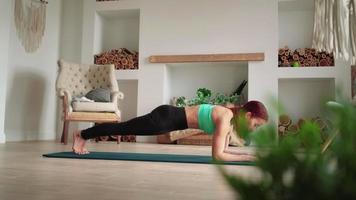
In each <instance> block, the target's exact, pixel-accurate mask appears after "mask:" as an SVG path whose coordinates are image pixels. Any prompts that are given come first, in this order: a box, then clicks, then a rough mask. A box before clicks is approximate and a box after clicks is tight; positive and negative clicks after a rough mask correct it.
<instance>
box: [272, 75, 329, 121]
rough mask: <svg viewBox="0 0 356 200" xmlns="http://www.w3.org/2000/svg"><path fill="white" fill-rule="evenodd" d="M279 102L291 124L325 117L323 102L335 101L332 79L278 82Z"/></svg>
mask: <svg viewBox="0 0 356 200" xmlns="http://www.w3.org/2000/svg"><path fill="white" fill-rule="evenodd" d="M278 96H279V98H278V99H279V101H280V103H281V105H282V106H284V108H285V112H286V113H284V114H288V115H290V117H291V118H292V120H293V122H295V123H296V122H298V120H299V118H308V119H311V118H313V117H317V116H319V117H320V116H325V115H323V114H325V107H324V105H325V102H327V101H330V100H335V80H334V79H302V80H301V79H282V80H279V92H278Z"/></svg>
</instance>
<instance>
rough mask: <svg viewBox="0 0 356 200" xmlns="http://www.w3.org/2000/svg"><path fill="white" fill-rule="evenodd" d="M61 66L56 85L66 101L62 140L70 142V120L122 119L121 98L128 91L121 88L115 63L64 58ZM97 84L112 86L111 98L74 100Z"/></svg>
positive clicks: (103, 121) (103, 120)
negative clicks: (87, 61)
mask: <svg viewBox="0 0 356 200" xmlns="http://www.w3.org/2000/svg"><path fill="white" fill-rule="evenodd" d="M58 66H59V73H58V77H57V83H56V89H57V93H58V96H59V97H60V98H61V99H62V101H63V121H64V123H63V132H62V137H61V142H62V143H64V144H67V141H68V126H69V122H70V121H86V122H95V123H105V122H115V121H120V119H121V113H120V110H119V109H118V100H119V99H123V96H124V95H123V93H122V92H120V91H119V87H118V84H117V80H116V77H115V69H114V65H84V64H76V63H69V62H65V61H63V60H60V61H59V62H58ZM97 88H110V90H111V98H110V99H111V102H77V101H74V102H72V100H73V98H74V97H79V96H85V95H86V94H87V93H88V92H89V91H91V90H93V89H97ZM119 140H120V138H119V137H118V142H119Z"/></svg>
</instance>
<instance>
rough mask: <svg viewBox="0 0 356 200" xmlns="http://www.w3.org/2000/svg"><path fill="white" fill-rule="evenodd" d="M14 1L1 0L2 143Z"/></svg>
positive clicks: (0, 107)
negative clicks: (11, 12) (11, 11)
mask: <svg viewBox="0 0 356 200" xmlns="http://www.w3.org/2000/svg"><path fill="white" fill-rule="evenodd" d="M11 2H12V1H8V0H0V5H1V7H0V36H1V37H0V44H1V45H0V143H4V142H5V132H4V130H5V107H6V106H5V102H6V98H5V97H6V75H7V68H8V57H9V38H10V20H11V16H10V10H11V8H12V3H11Z"/></svg>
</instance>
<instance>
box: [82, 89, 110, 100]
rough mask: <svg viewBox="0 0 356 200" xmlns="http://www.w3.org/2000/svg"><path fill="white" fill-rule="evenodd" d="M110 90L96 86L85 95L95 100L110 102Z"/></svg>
mask: <svg viewBox="0 0 356 200" xmlns="http://www.w3.org/2000/svg"><path fill="white" fill-rule="evenodd" d="M110 95H111V91H110V90H109V89H104V88H96V89H94V90H91V91H89V92H88V93H87V94H86V95H85V97H86V98H88V99H91V100H94V101H95V102H110V101H111V100H110Z"/></svg>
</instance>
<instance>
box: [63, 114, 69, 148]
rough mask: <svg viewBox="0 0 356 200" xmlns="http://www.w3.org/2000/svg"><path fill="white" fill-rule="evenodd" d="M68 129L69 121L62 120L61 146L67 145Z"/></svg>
mask: <svg viewBox="0 0 356 200" xmlns="http://www.w3.org/2000/svg"><path fill="white" fill-rule="evenodd" d="M68 127H69V121H67V120H64V123H63V131H62V137H61V143H62V144H67V143H68Z"/></svg>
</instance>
